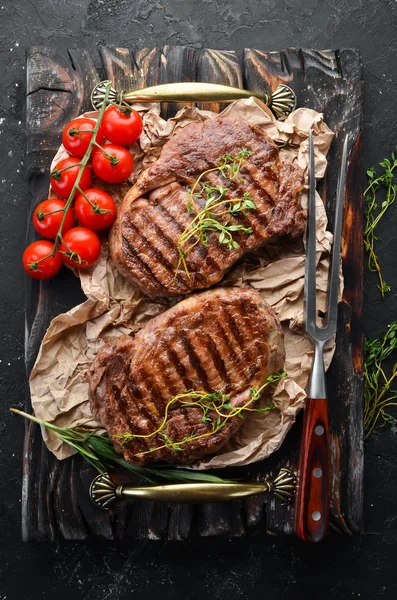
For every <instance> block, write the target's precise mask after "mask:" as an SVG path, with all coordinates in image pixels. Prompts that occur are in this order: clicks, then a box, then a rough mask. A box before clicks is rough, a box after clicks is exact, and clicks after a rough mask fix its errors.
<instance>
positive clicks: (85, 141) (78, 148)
mask: <svg viewBox="0 0 397 600" xmlns="http://www.w3.org/2000/svg"><path fill="white" fill-rule="evenodd" d="M95 125H96V123H95V121H93V120H92V119H86V118H81V119H73V121H70V123H69V125H66V127H65V129H64V130H63V134H62V144H63V145H64V146H65V148H66V150H67V151H68V152H69V154H71V155H72V156H77V157H78V158H83V156H84V154H85V153H86V152H87V150H88V146H89V144H90V142H91V138H92V133H89V131H87V129H90V130H93V129H94V127H95ZM96 141H97V142H98V144H102V142H103V135H102V132H101V130H100V129H99V131H98V133H97V136H96Z"/></svg>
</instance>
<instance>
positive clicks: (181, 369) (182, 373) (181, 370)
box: [162, 341, 192, 390]
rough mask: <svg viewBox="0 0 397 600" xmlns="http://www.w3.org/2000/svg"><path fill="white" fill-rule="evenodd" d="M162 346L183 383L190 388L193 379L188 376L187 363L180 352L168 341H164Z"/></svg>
mask: <svg viewBox="0 0 397 600" xmlns="http://www.w3.org/2000/svg"><path fill="white" fill-rule="evenodd" d="M162 347H163V348H164V350H165V351H166V353H167V355H168V357H169V360H170V364H171V366H172V367H174V368H175V370H176V372H177V373H178V375H179V377H180V378H181V380H182V382H183V385H184V386H185V388H186V389H187V390H188V389H190V387H191V385H192V381H191V379H189V378H188V377H187V373H186V369H185V365H184V364H183V363H182V362H181V361H180V359H179V357H178V354H177V353H176V352H175V350H174V349H173V348H171V347H170V346H169V344H168V343H167V342H166V341H163V342H162Z"/></svg>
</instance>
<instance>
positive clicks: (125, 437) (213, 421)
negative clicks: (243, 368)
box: [118, 371, 287, 457]
mask: <svg viewBox="0 0 397 600" xmlns="http://www.w3.org/2000/svg"><path fill="white" fill-rule="evenodd" d="M286 375H287V373H286V372H285V371H283V372H282V373H277V374H274V375H270V376H269V377H267V379H266V381H265V383H264V384H263V385H262V386H261V387H260V388H251V390H250V397H249V400H248V401H247V402H246V403H245V404H243V405H242V406H239V407H234V406H233V405H232V404H231V398H230V396H229V395H228V394H224V393H223V392H213V393H210V392H206V391H203V390H186V391H185V392H183V393H182V394H178V395H176V396H172V398H170V400H169V401H168V402H167V404H166V407H165V410H164V417H163V420H162V422H161V423H160V425H159V426H158V428H157V429H156V430H154V431H152V432H151V433H147V434H135V433H130V432H127V433H123V434H121V435H119V436H118V438H119V439H120V441H121V443H122V444H123V445H125V444H128V442H131V441H132V440H135V439H152V438H155V437H156V436H158V437H159V438H160V439H161V440H162V442H163V444H161V445H160V446H154V447H152V448H149V449H148V450H146V451H144V452H138V453H137V454H135V456H137V457H141V456H144V455H146V454H150V453H152V452H157V451H158V450H162V449H163V448H168V449H172V450H174V451H176V452H181V451H182V450H183V449H184V445H185V444H187V443H188V442H191V441H193V440H198V439H201V438H205V437H209V436H212V435H214V434H216V433H218V432H219V431H221V429H223V428H224V427H225V425H226V424H227V423H228V422H229V421H230V419H232V418H233V417H240V418H241V419H244V413H246V412H256V413H266V412H268V411H269V410H271V409H273V408H274V405H273V404H271V403H269V404H267V406H261V407H255V406H253V404H254V403H255V402H257V401H258V400H259V399H260V397H261V393H262V392H263V390H264V389H265V388H267V387H269V386H270V385H271V384H274V383H276V382H278V381H280V380H281V379H283V378H284V377H285V376H286ZM174 404H181V405H182V406H184V407H195V408H199V409H200V410H201V411H202V413H203V415H202V418H201V422H202V423H206V424H208V425H210V429H208V430H207V431H205V432H204V433H197V432H196V431H192V432H191V433H190V434H189V435H186V436H185V437H184V438H183V439H181V440H172V439H171V438H170V437H169V436H168V435H167V434H166V433H165V432H164V431H163V430H164V428H165V427H166V425H167V423H168V418H169V409H170V407H171V406H172V405H174Z"/></svg>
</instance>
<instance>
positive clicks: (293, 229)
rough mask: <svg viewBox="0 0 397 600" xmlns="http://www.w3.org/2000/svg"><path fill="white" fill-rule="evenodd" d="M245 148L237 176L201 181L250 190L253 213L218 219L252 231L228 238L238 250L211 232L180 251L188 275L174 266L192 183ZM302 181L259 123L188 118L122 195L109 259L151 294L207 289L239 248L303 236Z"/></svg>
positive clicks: (235, 191)
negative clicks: (184, 252)
mask: <svg viewBox="0 0 397 600" xmlns="http://www.w3.org/2000/svg"><path fill="white" fill-rule="evenodd" d="M243 149H246V150H248V152H250V153H251V154H249V155H248V156H246V158H245V159H244V160H243V161H242V163H241V166H240V169H239V172H238V174H237V176H236V177H234V178H232V179H231V178H229V177H227V176H224V175H223V174H222V173H221V172H220V171H213V172H211V173H208V174H205V175H204V176H203V179H202V182H206V181H208V182H209V184H210V185H211V186H212V187H216V186H222V187H223V188H227V192H226V195H225V198H229V199H233V198H241V197H242V196H243V195H244V193H246V192H248V193H249V195H250V197H251V198H252V199H253V201H254V203H255V206H256V210H249V211H246V214H245V215H244V214H242V213H241V212H240V213H238V214H236V215H234V216H232V215H230V214H229V213H228V214H224V215H223V216H222V217H219V219H218V220H219V221H221V222H223V223H226V222H227V223H228V224H229V225H240V226H243V227H247V228H251V229H252V233H245V232H242V231H240V232H239V231H236V232H235V233H234V235H233V238H234V239H235V241H237V242H238V244H239V247H238V248H232V249H231V250H228V249H227V248H226V247H225V245H222V244H220V243H219V240H218V238H219V232H218V233H216V232H213V233H209V235H208V244H207V245H204V244H203V243H201V242H200V243H198V244H197V245H196V246H195V247H194V248H193V249H192V250H191V251H190V252H189V253H188V254H187V256H186V263H187V267H188V273H189V275H190V277H189V275H188V274H187V273H186V272H185V271H184V270H183V269H181V268H179V269H178V270H177V267H178V259H179V254H178V240H179V238H180V236H181V234H182V233H183V231H184V230H185V228H186V227H187V226H188V225H189V223H191V221H192V219H193V218H194V216H192V214H191V208H190V214H189V200H191V197H190V191H191V188H192V186H193V185H194V183H195V181H196V180H197V178H198V177H199V176H200V175H201V174H202V173H203V172H204V171H206V170H208V169H212V168H214V167H216V166H219V164H220V163H221V162H222V158H223V157H225V156H227V155H229V156H231V157H232V158H233V157H236V156H237V155H238V154H239V153H240V152H241V150H243ZM302 181H303V176H302V171H301V169H300V168H299V167H297V166H295V165H293V164H291V163H289V162H285V161H282V160H281V159H280V157H279V152H278V148H277V146H276V144H275V143H274V142H273V141H271V140H270V138H269V137H268V136H267V135H266V133H264V131H262V129H260V128H259V127H256V126H254V125H250V124H249V123H247V122H245V121H242V120H237V119H234V118H231V117H227V116H225V117H222V116H219V117H216V118H214V119H208V120H206V121H204V122H202V123H191V124H189V125H187V126H186V127H184V128H183V129H180V130H179V131H178V132H177V133H176V134H175V135H174V136H173V137H172V138H171V139H170V140H169V141H168V142H167V143H166V144H165V145H164V147H163V149H162V152H161V156H160V158H159V159H158V160H157V161H156V162H155V163H154V164H153V165H152V166H151V167H150V168H149V169H147V170H146V171H144V172H143V173H142V174H141V176H140V177H139V179H138V181H137V182H136V184H135V185H134V186H133V187H132V188H131V190H130V191H129V192H128V194H127V195H126V196H125V198H124V200H123V202H122V205H121V207H120V210H119V213H118V216H117V219H116V221H115V224H114V226H113V229H112V232H111V235H110V253H111V257H112V259H113V262H114V263H115V265H116V266H117V268H118V269H119V271H120V272H121V273H122V274H123V275H124V276H125V277H126V278H128V279H130V280H131V281H133V282H134V283H135V284H136V285H137V286H138V287H139V288H140V289H141V290H142V291H144V292H145V293H147V294H149V295H151V296H172V295H178V294H188V293H190V292H192V291H193V290H195V289H201V288H208V287H210V286H211V285H213V284H215V283H216V282H218V281H219V280H220V279H222V277H223V275H224V274H225V272H226V271H227V270H228V269H229V268H230V267H231V266H232V265H233V263H234V262H235V261H236V260H237V259H238V258H240V256H241V255H242V254H244V252H246V251H248V250H252V249H254V248H257V247H258V246H260V245H261V244H263V243H264V242H266V240H269V238H274V237H278V236H284V235H289V236H297V235H299V234H300V233H302V231H303V228H304V213H303V212H302V210H301V206H300V192H301V189H302ZM196 191H197V190H196ZM190 204H191V202H190ZM218 210H219V209H218ZM197 212H198V210H196V214H197Z"/></svg>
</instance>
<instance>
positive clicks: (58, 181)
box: [50, 156, 92, 198]
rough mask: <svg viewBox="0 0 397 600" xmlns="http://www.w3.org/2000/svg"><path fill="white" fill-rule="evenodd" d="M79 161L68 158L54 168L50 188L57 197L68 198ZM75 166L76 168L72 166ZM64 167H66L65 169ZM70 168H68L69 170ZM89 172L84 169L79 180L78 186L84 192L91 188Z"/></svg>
mask: <svg viewBox="0 0 397 600" xmlns="http://www.w3.org/2000/svg"><path fill="white" fill-rule="evenodd" d="M79 164H80V161H79V159H78V158H74V157H72V156H71V157H70V158H64V159H63V160H61V161H60V162H59V163H57V165H56V166H55V169H54V170H53V171H52V173H51V176H50V181H51V187H52V189H53V190H54V192H55V193H56V194H58V196H60V197H61V198H69V195H70V192H71V191H72V188H73V185H74V182H75V181H76V179H77V175H78V174H79V169H80V166H78V165H79ZM73 165H76V166H73ZM66 167H68V168H67V169H66ZM69 167H70V168H69ZM62 169H66V171H62V173H59V171H61V170H62ZM91 180H92V176H91V171H90V169H89V168H88V167H84V169H83V173H82V175H81V178H80V182H79V186H80V188H81V189H82V190H86V189H87V188H89V187H91Z"/></svg>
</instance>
